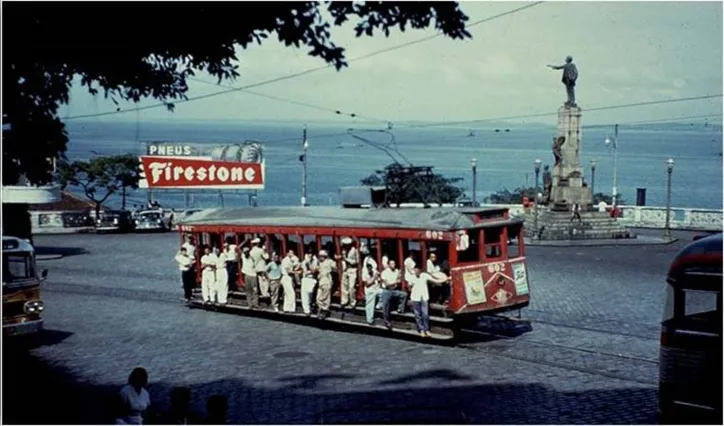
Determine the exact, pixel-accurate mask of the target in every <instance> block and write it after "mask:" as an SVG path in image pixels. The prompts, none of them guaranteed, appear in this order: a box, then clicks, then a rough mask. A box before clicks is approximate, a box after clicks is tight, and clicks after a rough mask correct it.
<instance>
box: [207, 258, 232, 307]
mask: <svg viewBox="0 0 724 426" xmlns="http://www.w3.org/2000/svg"><path fill="white" fill-rule="evenodd" d="M217 251H218V249H217V248H216V247H214V252H217ZM214 290H215V291H214V293H216V301H217V302H218V303H219V304H220V305H226V299H227V297H228V296H229V272H228V271H227V269H226V254H225V253H224V252H221V253H219V254H218V255H217V256H216V285H215V288H214ZM211 300H212V301H214V297H213V296H212V297H211Z"/></svg>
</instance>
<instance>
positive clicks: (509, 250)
mask: <svg viewBox="0 0 724 426" xmlns="http://www.w3.org/2000/svg"><path fill="white" fill-rule="evenodd" d="M179 231H180V233H181V236H182V239H183V238H184V236H186V235H191V236H192V238H193V241H194V244H195V245H196V248H197V251H196V256H195V259H196V270H197V285H200V282H201V276H200V273H198V271H200V269H201V268H200V267H199V266H200V265H199V258H200V256H201V253H202V249H201V247H203V246H209V245H213V246H219V247H220V246H221V244H222V243H223V241H228V240H229V239H231V241H232V242H233V243H235V244H236V245H237V247H238V246H239V244H241V243H242V242H243V241H248V240H250V239H251V238H260V239H261V240H262V243H263V245H264V246H265V248H266V250H267V251H268V252H270V253H271V252H276V253H282V255H283V253H286V252H287V251H288V250H294V251H295V252H296V254H297V256H298V257H299V258H300V259H303V258H304V253H306V252H310V251H311V252H313V253H316V252H317V251H318V250H320V249H325V250H327V251H328V252H330V253H340V252H341V250H340V248H341V240H342V239H344V238H351V239H352V240H353V242H354V243H353V244H354V245H355V246H356V247H357V248H358V249H359V247H360V246H361V244H364V245H365V246H366V248H367V249H368V252H369V255H370V256H373V259H374V260H376V263H377V265H382V258H383V256H386V257H387V258H389V259H390V260H395V261H396V263H397V264H398V265H403V261H404V259H405V258H406V257H407V256H408V254H409V253H410V252H413V255H414V257H415V258H416V259H415V260H416V263H417V265H421V267H422V268H423V269H424V265H426V263H427V260H428V258H429V255H430V253H432V252H434V253H436V257H437V259H438V260H439V261H440V263H441V264H442V272H443V273H445V274H447V276H449V277H450V279H451V280H450V291H451V294H450V296H449V298H447V300H446V301H445V303H433V300H432V299H431V300H430V325H431V332H432V333H431V334H432V336H431V337H433V338H435V339H451V338H453V337H455V332H456V330H459V329H460V328H461V327H465V326H467V325H469V324H475V323H477V321H478V318H479V317H480V316H481V315H491V314H496V313H503V312H509V311H514V310H519V309H521V308H523V307H526V306H528V304H529V301H530V287H529V283H528V274H527V270H526V263H525V246H524V242H523V220H522V219H519V218H513V217H510V216H509V213H508V209H507V208H475V207H464V208H454V207H453V208H384V209H374V208H372V209H365V208H344V207H248V208H225V209H224V208H221V209H209V210H204V211H201V212H198V213H195V214H193V215H191V216H189V217H187V218H184V219H183V220H182V221H181V222H180V224H179ZM338 269H339V270H340V271H341V270H342V268H341V266H338ZM238 270H241V265H239V268H238ZM359 275H360V274H359V273H358V277H357V286H356V289H357V299H358V301H362V303H358V306H361V307H358V308H357V310H356V311H354V312H352V315H350V312H344V311H343V310H342V309H341V306H340V305H339V288H340V287H339V286H340V280H339V276H336V277H335V280H334V285H333V289H332V294H333V296H332V316H331V317H330V318H327V319H326V320H324V321H335V322H344V323H348V324H352V325H359V326H361V327H370V326H369V325H367V323H366V322H365V321H364V307H363V306H364V285H362V282H361V277H360V276H359ZM237 283H238V286H239V288H240V289H243V287H244V283H243V278H242V276H241V274H239V278H238V280H237ZM402 286H403V288H404V289H407V285H406V283H405V282H404V278H403V282H402ZM432 290H433V288H432V287H431V291H432ZM295 291H296V292H297V298H299V288H298V285H295ZM229 296H230V300H229V304H228V305H227V306H226V308H225V310H245V309H247V308H246V303H245V302H244V299H245V294H244V292H243V291H232V292H230V294H229ZM191 305H192V306H194V307H205V308H208V307H207V306H204V305H203V304H202V303H201V301H200V300H198V299H194V300H192V301H191ZM297 306H298V304H297ZM269 311H270V313H271V310H269ZM408 311H409V310H408ZM274 315H280V316H283V315H301V314H294V313H274ZM376 315H381V313H380V312H377V313H376ZM414 324H415V321H414V318H413V315H412V314H411V313H403V314H393V331H395V332H398V333H409V334H417V333H416V332H414V331H413V330H414ZM380 327H381V326H380Z"/></svg>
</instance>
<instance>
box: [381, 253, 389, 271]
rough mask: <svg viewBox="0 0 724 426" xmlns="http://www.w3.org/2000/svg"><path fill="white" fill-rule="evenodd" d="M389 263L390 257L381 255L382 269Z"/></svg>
mask: <svg viewBox="0 0 724 426" xmlns="http://www.w3.org/2000/svg"><path fill="white" fill-rule="evenodd" d="M389 263H390V258H389V257H387V256H382V270H383V271H384V270H385V269H386V268H387V265H389Z"/></svg>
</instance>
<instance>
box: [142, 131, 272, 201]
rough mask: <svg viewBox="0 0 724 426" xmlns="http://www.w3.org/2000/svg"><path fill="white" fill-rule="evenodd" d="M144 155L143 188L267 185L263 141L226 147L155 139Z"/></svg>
mask: <svg viewBox="0 0 724 426" xmlns="http://www.w3.org/2000/svg"><path fill="white" fill-rule="evenodd" d="M147 153H148V155H143V156H141V157H140V163H141V164H140V166H141V180H140V182H139V187H140V188H151V189H263V188H264V182H265V179H264V158H263V154H262V147H261V143H259V142H245V143H244V144H238V145H226V146H222V147H218V146H216V147H203V146H202V147H196V146H192V145H191V144H173V143H151V144H148V147H147Z"/></svg>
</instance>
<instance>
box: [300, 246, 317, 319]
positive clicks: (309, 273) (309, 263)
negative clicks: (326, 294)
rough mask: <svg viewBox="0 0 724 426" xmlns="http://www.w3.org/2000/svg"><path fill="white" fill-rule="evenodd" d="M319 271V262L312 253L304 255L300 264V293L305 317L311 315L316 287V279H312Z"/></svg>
mask: <svg viewBox="0 0 724 426" xmlns="http://www.w3.org/2000/svg"><path fill="white" fill-rule="evenodd" d="M318 271H319V262H318V261H317V258H316V256H313V255H312V253H305V254H304V261H303V262H302V289H301V291H300V293H301V298H302V310H303V311H304V314H305V315H306V316H311V315H312V295H313V294H314V290H315V288H316V287H317V279H316V278H314V277H315V275H316V274H317V272H318Z"/></svg>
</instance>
